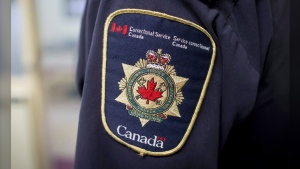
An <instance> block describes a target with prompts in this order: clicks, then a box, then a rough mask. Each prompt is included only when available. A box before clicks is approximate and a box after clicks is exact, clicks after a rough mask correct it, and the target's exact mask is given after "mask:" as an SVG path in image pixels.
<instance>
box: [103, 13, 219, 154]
mask: <svg viewBox="0 0 300 169" xmlns="http://www.w3.org/2000/svg"><path fill="white" fill-rule="evenodd" d="M103 43H104V45H103V46H104V47H103V65H102V66H103V68H102V92H101V93H102V95H101V115H102V122H103V125H104V128H105V130H106V131H107V132H108V134H109V135H111V136H112V137H113V138H114V139H115V140H117V141H118V142H120V143H122V144H124V145H126V146H128V147H129V148H131V149H133V150H135V151H137V152H139V153H140V155H152V156H166V155H171V154H173V153H175V152H177V151H178V150H179V149H180V148H181V147H182V146H183V145H184V143H185V142H186V140H187V138H188V136H189V134H190V132H191V131H192V127H193V125H194V123H195V121H196V118H197V115H198V113H199V111H200V107H201V104H202V101H203V99H204V96H205V91H206V88H207V86H208V82H209V78H210V75H211V73H212V69H213V64H214V60H215V53H216V51H215V50H216V47H215V43H214V41H213V39H212V37H211V36H210V34H209V33H208V32H207V31H206V30H205V29H203V28H202V27H200V26H199V25H196V24H194V23H192V22H189V21H186V20H183V19H180V18H177V17H174V16H170V15H167V14H163V13H159V12H153V11H147V10H139V9H123V10H118V11H116V12H114V13H112V14H111V15H110V16H109V17H108V18H107V21H106V23H105V29H104V40H103Z"/></svg>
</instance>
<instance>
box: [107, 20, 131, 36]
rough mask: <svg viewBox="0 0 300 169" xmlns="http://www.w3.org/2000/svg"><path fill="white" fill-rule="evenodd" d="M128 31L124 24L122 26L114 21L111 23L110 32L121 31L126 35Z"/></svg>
mask: <svg viewBox="0 0 300 169" xmlns="http://www.w3.org/2000/svg"><path fill="white" fill-rule="evenodd" d="M127 31H128V26H127V25H124V26H123V27H122V26H120V25H117V24H116V23H115V22H113V23H112V24H111V29H110V32H119V33H122V34H123V35H126V34H127Z"/></svg>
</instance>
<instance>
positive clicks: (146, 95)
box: [137, 78, 163, 104]
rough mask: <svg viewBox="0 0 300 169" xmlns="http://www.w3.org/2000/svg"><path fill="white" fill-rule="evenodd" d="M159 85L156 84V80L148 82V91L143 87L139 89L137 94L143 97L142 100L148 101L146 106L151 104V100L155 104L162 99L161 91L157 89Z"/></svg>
mask: <svg viewBox="0 0 300 169" xmlns="http://www.w3.org/2000/svg"><path fill="white" fill-rule="evenodd" d="M156 85H157V83H156V82H154V78H152V79H151V80H150V81H148V82H147V89H146V88H145V87H144V86H143V87H139V88H138V90H137V92H138V93H139V94H140V95H141V96H142V99H147V101H146V104H149V100H151V101H153V102H155V101H156V100H157V99H158V98H161V97H162V93H163V92H161V91H159V89H155V87H156Z"/></svg>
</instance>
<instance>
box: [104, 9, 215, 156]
mask: <svg viewBox="0 0 300 169" xmlns="http://www.w3.org/2000/svg"><path fill="white" fill-rule="evenodd" d="M120 14H144V15H150V16H156V17H159V18H164V19H167V20H170V21H175V22H179V23H182V24H184V25H188V26H191V27H193V28H195V29H197V30H199V31H201V32H202V33H204V34H205V35H206V36H207V37H208V38H209V39H210V41H211V44H212V52H213V53H212V58H211V62H210V66H209V70H208V73H207V75H206V78H205V82H204V84H203V87H202V90H201V94H200V98H199V100H198V102H197V106H196V109H195V111H194V113H193V116H192V118H191V122H190V123H189V125H188V128H187V130H186V132H185V134H184V136H183V138H182V139H181V141H180V142H179V144H178V145H177V146H176V147H175V148H173V149H171V150H168V151H163V152H153V151H147V150H145V149H142V148H140V147H137V146H134V145H131V144H129V143H127V142H125V141H123V140H121V139H120V138H119V137H117V136H115V135H114V134H113V132H112V131H111V130H110V128H109V127H108V125H107V123H106V117H105V85H106V84H105V82H106V81H105V79H106V61H107V58H106V57H107V56H106V53H107V39H108V32H109V24H110V22H111V21H112V19H113V18H114V17H116V16H118V15H120ZM102 52H103V55H102V57H103V60H102V88H101V118H102V123H103V126H104V128H105V130H106V132H107V133H108V134H109V135H110V136H111V137H113V138H114V139H115V140H116V141H118V142H119V143H121V144H124V145H126V146H127V147H129V148H131V149H133V150H134V151H137V152H139V154H140V155H141V156H144V155H151V156H167V155H171V154H174V153H175V152H177V151H179V150H180V149H181V148H182V147H183V145H184V144H185V142H186V140H187V138H188V136H189V135H190V133H191V131H192V128H193V126H194V123H195V121H196V119H197V116H198V113H199V111H200V108H201V105H202V102H203V99H204V96H205V93H206V90H207V87H208V83H209V80H210V77H211V74H212V70H213V67H214V62H215V57H216V45H215V42H214V40H213V38H212V37H211V35H210V34H209V33H208V32H207V31H206V30H205V29H204V28H202V27H201V26H199V25H197V24H195V23H193V22H190V21H187V20H184V19H181V18H178V17H175V16H171V15H168V14H164V13H160V12H154V11H149V10H142V9H121V10H117V11H115V12H113V13H112V14H110V15H109V16H108V18H107V20H106V22H105V26H104V35H103V51H102Z"/></svg>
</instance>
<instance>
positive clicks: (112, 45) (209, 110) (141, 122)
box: [75, 0, 273, 169]
mask: <svg viewBox="0 0 300 169" xmlns="http://www.w3.org/2000/svg"><path fill="white" fill-rule="evenodd" d="M272 36H273V25H272V12H271V6H270V3H269V1H268V0H256V1H255V0H239V1H237V0H216V1H205V0H184V1H174V0H163V1H162V0H152V1H143V0H122V1H115V0H87V3H86V7H85V12H84V15H83V19H82V27H81V36H80V53H79V60H78V69H77V84H78V89H79V91H80V94H81V96H82V104H81V110H80V117H79V127H78V139H77V147H76V159H75V168H76V169H84V168H86V169H93V168H111V169H115V168H116V169H118V168H143V169H148V168H149V169H150V168H172V169H173V168H183V169H185V168H187V169H188V168H203V169H216V168H218V167H219V168H222V166H224V167H226V166H227V167H237V168H241V166H242V164H240V165H236V166H233V165H230V164H232V163H235V160H234V159H231V158H230V157H232V158H236V157H237V156H238V155H237V154H230V149H234V143H231V142H229V143H228V142H227V140H228V137H229V136H230V133H231V131H232V129H233V128H235V127H236V126H239V125H240V124H241V123H243V122H244V121H245V119H247V117H249V115H250V114H251V112H252V111H253V108H254V107H256V108H258V107H259V106H257V103H256V102H257V97H258V93H259V91H260V90H263V89H262V88H261V87H259V86H260V81H261V79H262V77H264V76H263V73H264V72H265V71H264V70H265V64H266V60H267V59H266V58H267V54H268V50H269V46H270V42H271V39H272ZM173 70H174V71H173ZM175 70H176V73H175ZM255 105H256V106H255ZM241 132H242V131H241ZM231 135H232V136H230V138H231V137H233V138H234V137H235V135H234V133H233V134H231ZM237 144H238V143H237ZM249 144H251V143H249ZM224 147H225V148H226V149H225V150H226V151H225V152H224V153H223V150H224ZM244 147H247V146H244ZM242 149H243V147H242ZM221 152H222V153H221ZM235 152H238V151H235ZM241 152H242V150H241ZM256 153H257V152H256ZM140 155H141V156H142V157H141V156H140ZM221 155H224V157H223V156H221ZM225 157H227V158H225ZM220 159H221V162H220ZM226 161H227V162H229V161H230V163H226ZM246 161H247V160H246ZM248 162H249V161H248ZM218 165H219V166H218Z"/></svg>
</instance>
